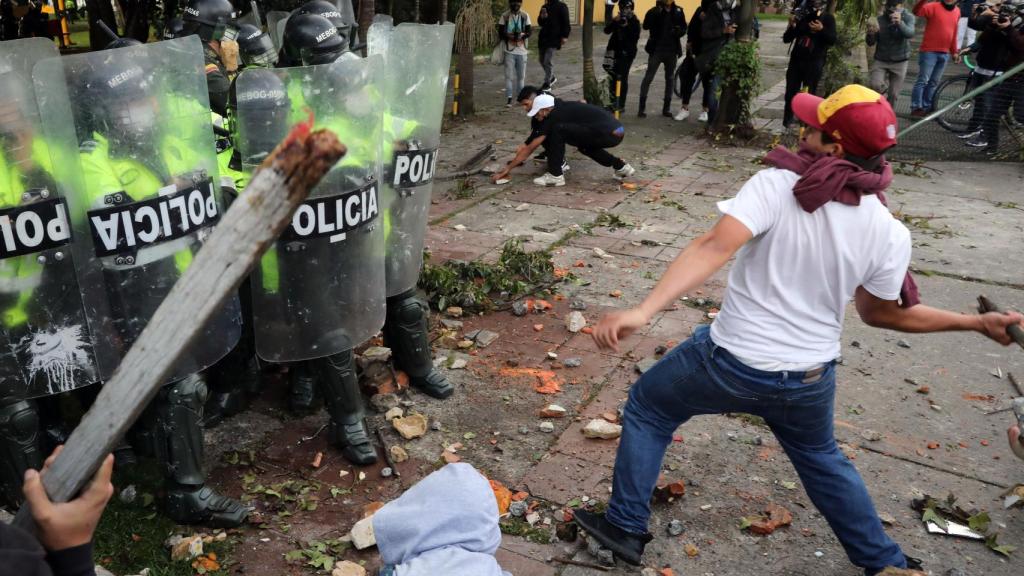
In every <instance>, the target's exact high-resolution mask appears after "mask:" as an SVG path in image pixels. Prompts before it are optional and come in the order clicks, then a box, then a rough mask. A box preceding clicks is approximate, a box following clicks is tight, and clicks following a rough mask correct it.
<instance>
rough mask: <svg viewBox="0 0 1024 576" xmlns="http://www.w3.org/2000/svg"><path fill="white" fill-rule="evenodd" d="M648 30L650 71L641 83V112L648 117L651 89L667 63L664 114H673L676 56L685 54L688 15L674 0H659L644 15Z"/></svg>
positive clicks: (639, 114)
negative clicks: (646, 109)
mask: <svg viewBox="0 0 1024 576" xmlns="http://www.w3.org/2000/svg"><path fill="white" fill-rule="evenodd" d="M644 30H650V36H649V37H648V39H647V45H646V46H644V50H646V51H647V54H649V56H648V57H647V73H646V74H644V81H643V82H642V83H641V84H640V110H639V112H637V116H639V117H641V118H646V117H647V114H646V113H645V112H644V108H645V107H646V106H647V90H648V89H649V88H650V87H651V82H652V81H654V75H655V74H657V73H658V67H659V66H662V67H664V72H665V101H664V103H663V105H662V107H661V115H662V116H667V117H669V118H671V117H672V112H671V111H670V110H669V108H670V107H671V106H672V75H673V74H675V71H676V60H678V58H679V57H680V56H682V55H683V45H682V43H681V42H680V40H681V39H682V37H683V36H684V35H685V34H686V16H684V15H683V10H682V8H680V7H679V6H676V3H675V2H674V1H673V0H657V4H656V5H655V6H654V7H653V8H651V9H650V10H648V11H647V14H645V15H644Z"/></svg>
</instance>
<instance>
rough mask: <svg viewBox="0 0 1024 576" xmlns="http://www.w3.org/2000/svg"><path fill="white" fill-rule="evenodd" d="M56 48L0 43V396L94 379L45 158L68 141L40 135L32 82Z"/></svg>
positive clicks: (65, 152)
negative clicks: (34, 70) (34, 73)
mask: <svg viewBox="0 0 1024 576" xmlns="http://www.w3.org/2000/svg"><path fill="white" fill-rule="evenodd" d="M58 56H59V54H58V52H57V48H56V47H55V46H54V44H53V42H51V41H49V40H46V39H44V38H29V39H25V40H12V41H9V42H2V43H0V402H4V401H13V400H24V399H29V398H35V397H39V396H48V395H51V394H57V393H60V392H67V391H69V390H72V389H75V388H78V387H81V386H85V385H87V384H91V383H93V382H96V381H97V374H96V363H95V360H94V358H93V352H92V346H91V344H90V341H89V337H88V326H87V322H86V319H85V313H84V310H83V308H82V299H81V296H80V295H79V290H78V280H77V278H76V277H75V266H74V264H73V262H72V254H71V246H70V243H71V241H72V234H71V228H70V225H69V223H68V210H67V205H66V203H65V201H64V199H63V198H62V197H61V190H60V187H59V183H60V182H59V180H58V178H57V174H56V173H55V172H54V166H53V165H54V163H56V162H60V161H67V160H68V159H69V158H71V159H73V158H74V154H76V153H77V148H76V147H70V146H68V144H70V143H67V142H53V141H51V140H48V139H47V138H46V137H45V136H44V134H43V127H42V125H41V122H40V117H39V110H38V107H37V105H36V96H35V91H34V90H33V87H32V68H33V66H35V63H36V62H38V61H39V60H42V59H44V58H57V57H58ZM62 144H63V145H64V146H61V145H62ZM51 157H52V158H53V160H51ZM75 239H76V240H77V238H75Z"/></svg>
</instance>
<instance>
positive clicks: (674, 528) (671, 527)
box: [665, 520, 686, 536]
mask: <svg viewBox="0 0 1024 576" xmlns="http://www.w3.org/2000/svg"><path fill="white" fill-rule="evenodd" d="M665 531H666V532H668V535H669V536H679V535H680V534H682V533H683V532H685V531H686V528H685V527H683V523H682V522H680V521H679V520H670V521H669V523H668V526H666V527H665Z"/></svg>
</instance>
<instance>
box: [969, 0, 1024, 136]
mask: <svg viewBox="0 0 1024 576" xmlns="http://www.w3.org/2000/svg"><path fill="white" fill-rule="evenodd" d="M971 27H972V28H974V29H975V30H977V31H979V32H980V34H979V35H978V41H977V44H978V56H977V61H978V65H977V66H976V67H975V69H974V72H973V74H972V77H971V87H972V88H973V87H977V86H981V85H982V84H984V83H986V82H988V81H989V80H991V79H993V78H995V77H996V76H1001V75H1002V74H1003V73H1005V72H1006V71H1007V70H1009V69H1010V68H1013V67H1014V66H1016V65H1017V64H1019V63H1020V62H1022V61H1024V8H1020V9H1019V8H1017V6H1016V5H1014V4H1012V3H1010V2H1003V3H1002V4H998V5H991V4H979V5H978V6H977V7H976V8H975V12H974V15H973V16H972V18H971ZM1021 76H1022V74H1017V75H1015V76H1014V77H1012V78H1009V79H1007V80H1006V81H1005V82H1003V83H1002V84H1000V85H998V86H996V87H994V88H991V89H990V90H988V91H986V92H983V93H982V94H981V96H979V97H978V98H975V99H974V102H975V106H974V114H973V115H972V116H971V121H970V123H969V124H968V133H967V134H965V135H964V136H963V137H964V144H966V145H968V146H971V147H973V148H983V149H984V150H985V152H986V153H994V152H996V150H998V148H999V122H1000V120H1001V119H1002V118H1003V116H1005V115H1006V113H1007V112H1009V110H1010V107H1011V106H1013V115H1014V118H1015V119H1016V121H1017V122H1018V123H1021V122H1024V81H1022V80H1021ZM979 129H980V132H979Z"/></svg>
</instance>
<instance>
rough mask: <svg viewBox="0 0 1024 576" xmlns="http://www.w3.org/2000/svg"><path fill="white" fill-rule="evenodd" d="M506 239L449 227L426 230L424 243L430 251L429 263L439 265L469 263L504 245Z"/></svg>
mask: <svg viewBox="0 0 1024 576" xmlns="http://www.w3.org/2000/svg"><path fill="white" fill-rule="evenodd" d="M506 240H507V237H504V236H501V235H498V234H490V233H484V232H473V231H471V230H463V231H461V232H459V231H457V230H452V229H451V228H450V227H448V228H444V227H442V226H433V227H430V228H428V229H427V236H426V239H425V241H424V246H425V248H426V249H428V250H430V253H431V262H432V263H434V264H440V263H443V262H446V261H448V260H463V261H466V262H470V261H473V260H476V259H477V258H479V257H481V256H483V255H484V254H486V253H487V252H489V251H491V250H493V249H494V248H497V247H499V246H501V245H502V244H504V243H505V241H506Z"/></svg>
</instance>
